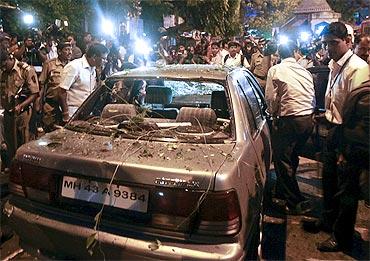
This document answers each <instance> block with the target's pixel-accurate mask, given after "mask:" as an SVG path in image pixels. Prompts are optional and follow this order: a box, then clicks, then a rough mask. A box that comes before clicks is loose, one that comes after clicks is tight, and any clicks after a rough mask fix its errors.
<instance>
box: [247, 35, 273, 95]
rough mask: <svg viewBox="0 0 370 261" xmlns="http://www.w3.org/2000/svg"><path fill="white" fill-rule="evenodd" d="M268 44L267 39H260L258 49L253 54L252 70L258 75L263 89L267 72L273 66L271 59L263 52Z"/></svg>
mask: <svg viewBox="0 0 370 261" xmlns="http://www.w3.org/2000/svg"><path fill="white" fill-rule="evenodd" d="M265 44H266V40H265V39H259V40H258V45H257V51H256V52H255V53H254V54H252V58H251V68H250V71H251V72H252V73H253V74H254V75H255V76H256V77H257V80H258V82H259V84H260V85H261V87H262V88H263V90H264V89H265V86H266V77H267V72H268V70H269V69H270V67H271V59H270V57H269V56H265V55H264V54H263V48H264V46H265Z"/></svg>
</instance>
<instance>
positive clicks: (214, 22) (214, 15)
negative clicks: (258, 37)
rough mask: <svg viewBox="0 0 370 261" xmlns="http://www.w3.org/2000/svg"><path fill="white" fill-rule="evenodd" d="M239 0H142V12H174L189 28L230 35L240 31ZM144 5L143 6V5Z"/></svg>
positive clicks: (156, 13)
mask: <svg viewBox="0 0 370 261" xmlns="http://www.w3.org/2000/svg"><path fill="white" fill-rule="evenodd" d="M240 3H241V0H167V1H164V0H154V1H143V2H142V5H143V14H148V13H151V12H153V11H154V10H153V9H156V10H155V11H154V14H155V16H157V17H162V15H167V14H176V15H178V16H181V17H183V18H184V19H185V22H186V23H187V25H188V26H189V27H190V28H194V29H198V30H201V31H207V32H210V33H211V34H214V35H221V36H232V35H236V34H238V33H240V32H241V25H242V24H241V21H240ZM144 5H145V7H144Z"/></svg>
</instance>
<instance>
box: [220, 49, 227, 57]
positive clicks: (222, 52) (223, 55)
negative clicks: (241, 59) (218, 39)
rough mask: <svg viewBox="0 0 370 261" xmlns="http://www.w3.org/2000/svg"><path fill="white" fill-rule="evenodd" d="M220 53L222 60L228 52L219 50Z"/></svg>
mask: <svg viewBox="0 0 370 261" xmlns="http://www.w3.org/2000/svg"><path fill="white" fill-rule="evenodd" d="M220 53H221V55H222V59H223V58H224V57H225V56H226V55H228V54H229V51H228V50H226V49H221V51H220Z"/></svg>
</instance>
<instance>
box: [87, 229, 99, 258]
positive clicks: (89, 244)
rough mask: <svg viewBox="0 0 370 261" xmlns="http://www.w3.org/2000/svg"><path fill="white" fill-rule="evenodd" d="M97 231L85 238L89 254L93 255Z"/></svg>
mask: <svg viewBox="0 0 370 261" xmlns="http://www.w3.org/2000/svg"><path fill="white" fill-rule="evenodd" d="M97 234H98V233H97V232H95V233H93V234H91V235H90V236H89V237H88V238H87V239H86V249H87V251H88V252H89V254H90V255H93V253H94V252H93V249H94V247H95V245H96V243H97V242H98V240H97V239H96V237H97Z"/></svg>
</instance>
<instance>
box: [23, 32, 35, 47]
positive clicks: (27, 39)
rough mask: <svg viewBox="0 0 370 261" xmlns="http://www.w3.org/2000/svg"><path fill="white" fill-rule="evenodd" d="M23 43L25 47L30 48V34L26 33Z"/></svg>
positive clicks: (31, 42)
mask: <svg viewBox="0 0 370 261" xmlns="http://www.w3.org/2000/svg"><path fill="white" fill-rule="evenodd" d="M24 45H25V46H26V47H27V48H32V47H33V45H34V44H33V37H32V36H31V35H26V37H25V38H24Z"/></svg>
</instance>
